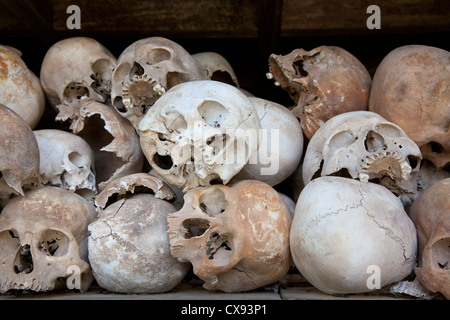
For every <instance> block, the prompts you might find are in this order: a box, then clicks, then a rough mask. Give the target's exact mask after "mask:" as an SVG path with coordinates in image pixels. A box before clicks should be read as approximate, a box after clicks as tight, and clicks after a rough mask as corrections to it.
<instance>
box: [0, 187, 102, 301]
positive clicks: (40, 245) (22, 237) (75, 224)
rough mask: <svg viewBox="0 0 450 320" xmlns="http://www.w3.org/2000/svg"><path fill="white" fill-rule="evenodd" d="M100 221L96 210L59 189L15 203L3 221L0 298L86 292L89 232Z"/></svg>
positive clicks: (4, 213)
mask: <svg viewBox="0 0 450 320" xmlns="http://www.w3.org/2000/svg"><path fill="white" fill-rule="evenodd" d="M96 215H97V214H96V212H95V208H94V205H93V204H91V203H89V202H88V201H86V200H85V199H84V198H82V197H81V196H79V195H77V194H75V193H73V192H70V191H68V190H65V189H62V188H59V187H53V186H46V187H41V188H37V189H34V190H32V191H28V192H26V193H25V196H24V197H16V198H14V199H12V200H10V201H9V202H8V204H7V205H6V206H5V208H4V209H3V211H2V213H1V215H0V292H6V291H8V290H13V289H22V290H32V291H50V290H53V289H61V288H63V287H65V286H66V285H67V287H68V288H69V289H70V288H73V289H80V290H87V289H88V287H89V285H90V283H91V281H92V280H93V277H92V272H91V269H90V266H89V263H88V262H87V261H88V250H87V249H88V248H87V235H88V229H87V227H88V224H89V223H91V222H92V221H94V219H95V218H96ZM71 276H72V277H71ZM69 277H71V278H72V279H70V278H69ZM71 280H73V282H72V281H71Z"/></svg>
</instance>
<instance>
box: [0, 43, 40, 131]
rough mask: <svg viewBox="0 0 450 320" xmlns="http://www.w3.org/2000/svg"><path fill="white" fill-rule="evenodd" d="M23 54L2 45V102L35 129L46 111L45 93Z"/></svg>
mask: <svg viewBox="0 0 450 320" xmlns="http://www.w3.org/2000/svg"><path fill="white" fill-rule="evenodd" d="M21 56H22V53H21V52H20V51H19V50H17V49H15V48H12V47H8V46H3V45H0V103H2V104H4V105H6V106H8V108H10V109H12V110H14V111H15V112H16V113H17V114H18V115H20V116H21V117H22V118H23V119H24V120H25V122H26V123H27V124H28V125H29V126H30V128H31V129H34V127H36V125H37V124H38V122H39V120H40V119H41V117H42V114H43V113H44V108H45V95H44V91H43V90H42V87H41V83H40V81H39V78H38V77H36V75H35V74H34V73H33V72H32V71H31V70H30V69H28V67H27V66H26V64H25V62H24V61H23V60H22V58H21Z"/></svg>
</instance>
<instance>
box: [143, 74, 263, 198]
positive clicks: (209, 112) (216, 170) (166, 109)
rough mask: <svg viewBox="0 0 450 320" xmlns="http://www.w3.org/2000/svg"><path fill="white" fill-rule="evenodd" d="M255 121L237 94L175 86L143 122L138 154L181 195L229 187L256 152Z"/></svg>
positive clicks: (216, 87) (204, 85) (201, 84)
mask: <svg viewBox="0 0 450 320" xmlns="http://www.w3.org/2000/svg"><path fill="white" fill-rule="evenodd" d="M259 129H261V125H260V122H259V118H258V115H257V112H256V110H255V107H254V106H253V104H252V103H251V101H250V100H249V99H248V98H247V97H246V96H245V95H244V94H243V93H242V92H241V91H239V89H237V88H235V87H233V86H231V85H228V84H225V83H222V82H217V81H213V80H207V81H191V82H186V83H182V84H179V85H177V86H176V87H174V88H172V89H171V90H169V91H168V92H167V93H165V94H164V95H163V96H162V97H161V98H159V99H158V100H157V101H156V103H155V104H154V105H153V107H152V108H151V109H150V110H149V111H148V112H147V114H146V115H145V117H144V118H143V119H142V121H141V123H140V126H139V132H140V136H141V146H142V150H143V152H144V154H145V156H146V158H147V160H148V162H149V163H150V165H151V166H152V168H153V169H154V170H155V171H156V172H157V173H158V174H159V175H161V177H163V178H164V179H166V180H167V181H168V183H169V184H171V185H174V186H176V187H178V188H180V189H183V190H184V191H186V190H188V189H191V188H195V187H198V186H207V185H209V184H211V183H214V182H223V183H224V184H226V183H228V182H229V181H230V179H231V178H232V177H233V176H234V175H236V173H238V172H239V170H241V169H242V167H244V165H245V164H246V163H247V162H248V160H249V158H250V157H251V156H252V155H254V154H255V153H256V152H257V150H258V131H259Z"/></svg>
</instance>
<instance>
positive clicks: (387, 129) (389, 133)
mask: <svg viewBox="0 0 450 320" xmlns="http://www.w3.org/2000/svg"><path fill="white" fill-rule="evenodd" d="M375 131H376V132H378V133H379V134H380V135H382V136H384V137H389V138H398V137H403V136H405V133H404V132H402V130H401V129H400V128H398V127H396V126H395V125H393V124H389V123H383V124H379V125H377V126H376V129H375Z"/></svg>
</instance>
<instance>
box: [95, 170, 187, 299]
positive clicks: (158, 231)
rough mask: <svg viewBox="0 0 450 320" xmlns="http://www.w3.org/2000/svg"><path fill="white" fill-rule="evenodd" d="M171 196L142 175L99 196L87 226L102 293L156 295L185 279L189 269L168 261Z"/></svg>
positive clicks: (121, 181) (120, 182)
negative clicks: (93, 218)
mask: <svg viewBox="0 0 450 320" xmlns="http://www.w3.org/2000/svg"><path fill="white" fill-rule="evenodd" d="M147 192H149V193H147ZM173 196H174V195H173V193H172V192H171V191H170V189H169V188H168V186H167V185H165V184H164V183H163V182H162V181H161V180H159V179H157V178H155V177H153V176H151V175H149V174H145V173H138V174H133V175H130V176H126V177H122V178H119V179H117V180H114V181H112V182H111V183H109V184H108V185H107V186H106V187H105V189H104V190H103V191H102V193H100V194H99V196H98V197H97V199H98V202H97V203H98V205H99V207H98V208H99V209H100V211H99V218H98V219H97V220H96V221H95V222H93V223H92V224H90V225H89V231H90V233H91V234H90V236H89V261H90V263H91V266H92V270H93V273H94V277H95V279H96V280H97V283H98V284H99V285H100V286H101V287H102V288H105V289H107V290H109V291H112V292H126V293H158V292H165V291H168V290H170V289H172V288H174V287H175V286H176V285H177V284H178V283H180V282H181V280H183V278H184V276H185V275H186V273H187V272H188V270H189V267H190V266H189V264H188V263H181V262H178V261H177V260H176V259H175V258H174V257H172V255H171V254H170V247H169V237H168V234H167V215H168V214H169V213H171V212H175V211H176V209H175V207H174V206H173V205H172V204H171V203H170V202H168V201H167V200H171V199H172V198H173Z"/></svg>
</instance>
